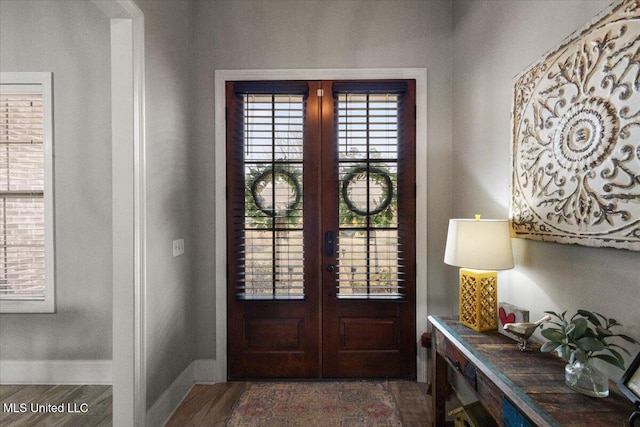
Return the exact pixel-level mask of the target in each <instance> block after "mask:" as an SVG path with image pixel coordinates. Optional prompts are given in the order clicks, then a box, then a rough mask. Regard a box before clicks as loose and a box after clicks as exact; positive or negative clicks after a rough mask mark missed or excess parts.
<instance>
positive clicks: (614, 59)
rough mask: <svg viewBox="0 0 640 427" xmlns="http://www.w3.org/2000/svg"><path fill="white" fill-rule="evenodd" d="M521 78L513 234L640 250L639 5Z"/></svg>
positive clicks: (580, 35)
mask: <svg viewBox="0 0 640 427" xmlns="http://www.w3.org/2000/svg"><path fill="white" fill-rule="evenodd" d="M594 22H595V23H593V24H590V25H589V26H588V27H587V28H586V29H584V30H583V31H580V32H576V33H574V34H573V35H572V36H570V37H569V38H568V39H567V41H566V42H565V43H564V44H562V45H561V46H560V47H558V48H557V49H555V50H554V51H553V52H551V53H549V54H548V55H546V56H545V57H544V58H543V59H542V60H541V61H539V62H538V63H536V64H535V65H533V66H532V67H531V68H529V69H528V70H526V71H525V72H524V73H523V74H521V75H520V76H519V77H517V78H516V82H515V85H514V100H513V117H512V125H513V128H512V143H513V144H512V161H513V165H512V182H511V194H512V198H511V218H512V235H513V236H514V237H522V238H529V239H535V240H546V241H554V242H561V243H576V244H580V245H586V246H608V247H615V248H624V249H631V250H640V0H633V1H629V0H627V1H623V2H621V3H618V4H616V5H614V6H612V7H611V8H610V9H609V10H608V11H606V12H605V13H604V14H603V15H601V17H599V18H597V20H596V21H594Z"/></svg>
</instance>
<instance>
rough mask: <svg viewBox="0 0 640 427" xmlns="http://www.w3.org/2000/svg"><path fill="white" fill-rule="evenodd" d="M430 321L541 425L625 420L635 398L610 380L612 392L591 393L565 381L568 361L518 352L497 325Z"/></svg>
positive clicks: (534, 352) (536, 349)
mask: <svg viewBox="0 0 640 427" xmlns="http://www.w3.org/2000/svg"><path fill="white" fill-rule="evenodd" d="M429 320H430V321H431V323H432V324H433V325H434V326H436V327H437V328H438V330H440V331H442V333H443V334H444V335H445V336H446V337H447V338H448V339H449V340H450V341H452V342H453V343H454V344H455V345H456V347H458V348H459V349H460V350H461V351H462V352H463V353H464V354H465V356H466V357H467V358H468V359H469V360H470V361H471V362H472V363H474V365H476V367H477V368H478V369H479V370H481V371H482V372H483V373H484V374H485V375H486V376H487V377H488V378H489V379H490V380H491V381H492V382H493V383H494V384H496V386H498V388H499V389H500V390H501V391H502V392H503V393H504V394H505V395H506V396H507V397H509V399H510V400H512V401H513V402H514V403H515V404H516V405H517V406H518V407H519V408H521V410H523V412H524V413H525V414H526V415H527V416H528V417H529V418H530V419H531V420H532V421H534V422H535V423H536V424H539V425H551V426H553V425H562V426H565V425H567V426H581V427H582V426H599V427H600V426H602V427H605V426H613V427H615V426H626V425H628V424H627V420H628V419H629V416H630V415H631V413H633V411H634V406H633V404H632V403H631V402H630V401H629V400H627V399H626V398H625V397H623V396H622V395H620V394H619V392H618V390H617V389H616V388H615V385H614V384H613V383H610V395H609V397H606V398H595V397H590V396H586V395H583V394H580V393H578V392H576V391H574V390H572V389H570V388H569V387H568V386H567V385H565V383H564V368H565V365H566V361H564V360H563V359H560V358H559V357H556V356H554V355H552V354H549V353H542V352H540V349H539V345H536V344H535V343H534V344H533V345H532V350H531V351H527V352H522V351H520V350H519V349H518V348H517V347H516V342H515V341H514V340H511V339H509V338H508V337H506V336H504V335H502V334H500V333H499V332H498V331H497V330H493V331H487V332H476V331H474V330H472V329H470V328H467V327H466V326H463V325H461V324H459V323H458V320H457V319H451V318H438V317H431V316H430V317H429Z"/></svg>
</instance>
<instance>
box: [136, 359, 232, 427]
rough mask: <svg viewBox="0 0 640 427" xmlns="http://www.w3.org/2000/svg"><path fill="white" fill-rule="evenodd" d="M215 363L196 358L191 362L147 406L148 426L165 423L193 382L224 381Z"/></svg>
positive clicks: (154, 426)
mask: <svg viewBox="0 0 640 427" xmlns="http://www.w3.org/2000/svg"><path fill="white" fill-rule="evenodd" d="M217 365H218V364H217V362H216V360H213V359H198V360H194V361H193V362H191V363H190V364H189V366H187V367H186V368H185V369H184V371H182V372H181V373H180V375H178V378H176V379H175V380H174V381H173V382H172V383H171V385H170V386H169V388H167V389H166V390H165V391H164V393H162V395H161V396H160V397H159V398H158V400H156V401H155V402H154V403H153V405H152V406H151V408H149V410H148V411H147V417H146V425H147V426H150V427H156V426H163V425H165V424H166V423H167V421H169V419H170V418H171V416H172V415H173V413H174V412H175V410H176V409H178V406H180V403H182V401H183V400H184V398H185V397H186V396H187V394H189V391H190V390H191V388H192V387H193V385H194V384H198V383H199V384H206V383H217V382H224V381H226V378H224V379H220V378H218V377H219V375H218V369H217Z"/></svg>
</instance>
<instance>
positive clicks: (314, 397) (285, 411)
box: [226, 381, 402, 427]
mask: <svg viewBox="0 0 640 427" xmlns="http://www.w3.org/2000/svg"><path fill="white" fill-rule="evenodd" d="M226 425H227V426H229V427H238V426H274V427H275V426H278V427H283V426H305V427H306V426H322V427H330V426H340V427H343V426H345V427H346V426H367V427H374V426H402V422H401V421H400V416H399V413H398V410H397V408H396V403H395V399H394V397H393V395H392V394H391V391H390V390H389V385H388V383H387V382H371V381H366V382H365V381H354V382H346V381H345V382H275V383H252V384H251V385H250V387H249V388H248V389H247V390H246V391H245V392H244V393H242V395H241V396H240V398H239V399H238V401H237V402H236V404H235V407H234V408H233V411H232V412H231V415H230V416H229V419H228V420H227V424H226Z"/></svg>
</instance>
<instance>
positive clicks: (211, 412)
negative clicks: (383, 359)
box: [166, 381, 459, 427]
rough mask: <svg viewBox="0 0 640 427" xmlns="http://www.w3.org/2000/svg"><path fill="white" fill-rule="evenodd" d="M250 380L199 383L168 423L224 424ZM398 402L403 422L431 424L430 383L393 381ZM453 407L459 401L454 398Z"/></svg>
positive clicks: (170, 426)
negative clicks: (428, 386)
mask: <svg viewBox="0 0 640 427" xmlns="http://www.w3.org/2000/svg"><path fill="white" fill-rule="evenodd" d="M249 384H250V383H248V382H228V383H220V384H212V385H195V386H194V387H193V388H192V389H191V392H190V393H189V394H188V395H187V397H185V399H184V400H183V402H182V404H181V405H180V406H179V407H178V409H176V411H175V412H174V414H173V416H172V417H171V419H170V420H169V422H168V423H167V424H166V426H167V427H184V426H191V427H205V426H207V427H213V426H224V423H225V420H226V419H227V417H228V416H229V414H230V413H231V410H232V409H233V405H234V403H235V402H236V400H237V399H238V398H239V397H240V395H241V394H242V392H243V391H244V390H245V389H246V388H247V387H248V386H249ZM389 385H390V388H391V391H392V393H393V395H394V397H395V400H396V403H397V404H398V410H399V412H400V417H401V419H402V425H403V426H406V427H423V426H430V425H431V415H430V414H431V411H430V405H431V397H430V396H429V395H427V385H426V384H423V383H417V382H412V381H389ZM451 403H452V407H456V406H459V402H457V401H452V402H451Z"/></svg>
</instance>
